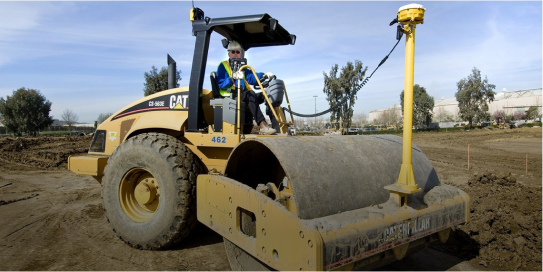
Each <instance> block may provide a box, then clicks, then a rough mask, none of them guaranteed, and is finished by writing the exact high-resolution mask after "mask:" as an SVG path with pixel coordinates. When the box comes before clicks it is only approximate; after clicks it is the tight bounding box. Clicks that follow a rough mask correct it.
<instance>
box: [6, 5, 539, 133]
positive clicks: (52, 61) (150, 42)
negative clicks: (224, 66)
mask: <svg viewBox="0 0 543 272" xmlns="http://www.w3.org/2000/svg"><path fill="white" fill-rule="evenodd" d="M410 3H418V4H422V5H423V6H424V8H426V12H425V18H424V24H421V25H418V26H417V31H416V38H415V76H414V83H415V84H419V85H420V86H422V87H425V88H426V90H427V91H428V93H429V94H430V95H431V96H433V97H434V99H435V100H436V101H437V100H440V99H441V98H445V99H447V98H454V97H455V93H456V92H457V88H456V82H458V81H459V80H461V79H463V78H467V77H468V76H469V75H470V74H471V71H472V69H473V68H474V67H476V68H477V69H479V70H480V71H481V74H482V75H483V76H486V77H487V78H488V80H489V82H490V83H491V84H494V85H496V89H495V91H496V92H502V91H503V90H504V89H507V90H508V91H514V90H525V89H534V88H541V87H542V85H543V82H542V58H541V55H542V50H543V46H542V24H543V20H542V2H541V1H530V2H519V1H510V2H506V1H497V2H496V1H493V2H489V1H477V2H474V1H453V2H442V1H416V2H413V1H395V2H392V1H380V2H374V1H348V2H327V1H303V2H298V1H285V2H280V1H247V2H231V1H219V2H212V1H199V0H198V1H195V2H194V5H195V6H196V7H199V8H200V9H202V10H203V11H204V12H205V16H207V17H211V18H219V17H230V16H240V15H252V14H262V13H268V14H270V15H271V16H272V17H274V18H276V19H278V21H279V24H281V25H282V26H283V27H284V28H285V29H286V30H287V31H289V32H290V33H291V34H294V35H296V37H297V39H296V44H295V45H287V46H275V47H265V48H251V49H249V50H248V51H247V52H246V55H245V56H246V57H247V59H248V63H249V65H251V66H252V67H253V68H254V69H255V70H257V71H258V72H272V73H274V74H275V75H277V77H278V78H280V79H282V80H284V81H285V85H286V88H287V92H288V95H289V100H290V104H291V106H292V110H293V111H295V112H299V113H307V114H311V113H314V112H315V111H317V112H321V111H324V110H326V109H328V108H329V105H328V101H326V98H325V95H324V93H323V87H324V76H323V73H327V74H328V73H330V70H331V68H332V66H334V65H335V64H338V65H339V67H343V66H345V65H346V64H347V62H349V61H351V62H354V61H355V60H359V61H361V62H362V63H363V65H364V66H367V68H368V72H367V74H366V75H367V76H369V74H370V73H371V72H372V71H373V70H374V69H375V68H376V67H377V65H378V64H379V62H380V61H381V59H382V58H383V57H384V56H385V55H386V54H388V53H389V51H390V50H391V49H392V47H393V46H394V44H395V43H396V27H395V26H389V23H390V22H391V21H392V20H393V19H394V18H395V17H396V14H397V12H398V9H399V8H400V7H401V6H403V5H406V4H410ZM191 8H192V2H190V1H168V2H139V1H137V2H133V1H123V2H110V1H102V2H95V1H88V2H79V1H74V2H70V1H62V2H49V1H43V2H19V1H17V2H0V97H3V98H6V96H8V95H9V96H11V95H12V94H13V92H14V91H15V90H17V89H19V88H21V87H25V88H31V89H37V90H39V91H40V92H41V93H42V94H43V95H44V96H45V97H46V98H47V99H48V100H49V101H51V102H52V108H51V113H50V115H51V116H53V118H55V119H61V115H62V113H63V112H64V111H65V110H66V109H70V110H72V111H74V112H75V113H76V114H77V115H78V117H79V122H80V123H92V122H94V120H96V119H97V118H98V116H99V115H100V114H101V113H108V112H116V111H118V110H120V109H121V108H122V107H124V106H126V105H128V104H130V103H131V102H134V101H136V100H138V99H140V98H142V97H143V87H144V85H143V84H144V73H145V72H149V71H150V70H151V67H152V66H155V67H157V68H159V69H160V68H161V67H166V66H167V59H166V56H167V54H170V55H171V56H172V57H173V58H174V59H175V60H176V62H177V69H178V70H181V78H182V79H181V81H180V82H179V84H180V85H181V86H188V85H189V78H190V73H191V71H190V69H191V63H192V55H193V53H194V42H195V38H194V37H193V36H192V26H191V22H190V21H189V11H190V9H191ZM222 38H223V37H222V36H220V35H219V34H217V33H214V34H213V35H211V42H210V49H209V56H208V61H207V68H206V77H205V83H204V88H206V89H210V82H209V77H208V76H207V75H209V73H211V72H212V71H215V70H216V68H217V65H218V64H219V62H220V61H223V60H225V59H226V58H227V54H226V50H225V49H224V48H223V47H222V45H221V42H220V40H221V39H222ZM404 38H405V37H404ZM404 38H403V39H402V41H400V44H399V45H398V47H397V48H396V50H395V51H394V52H393V53H392V54H391V56H390V57H389V59H388V60H387V61H386V63H385V64H383V66H381V67H380V68H379V70H378V71H377V72H376V73H375V74H374V75H373V76H372V77H371V79H370V80H369V81H368V83H367V84H366V86H365V87H364V88H362V89H361V90H360V91H359V92H358V95H357V97H358V98H357V100H356V102H355V105H354V112H355V114H357V113H362V114H365V115H368V113H369V112H370V111H373V110H379V109H385V108H388V107H390V106H393V105H399V103H400V93H401V92H402V90H403V86H404V61H405V39H404ZM314 96H317V97H316V98H315V97H314ZM285 105H286V103H283V106H285Z"/></svg>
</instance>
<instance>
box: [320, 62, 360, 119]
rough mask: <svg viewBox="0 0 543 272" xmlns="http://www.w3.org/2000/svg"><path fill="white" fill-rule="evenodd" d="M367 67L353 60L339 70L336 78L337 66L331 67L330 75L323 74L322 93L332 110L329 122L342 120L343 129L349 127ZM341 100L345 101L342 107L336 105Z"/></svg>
mask: <svg viewBox="0 0 543 272" xmlns="http://www.w3.org/2000/svg"><path fill="white" fill-rule="evenodd" d="M367 70H368V67H364V66H363V65H362V62H361V61H359V60H355V62H354V64H353V63H352V62H350V61H349V62H347V65H345V66H343V67H342V68H341V73H340V75H339V77H338V75H337V74H338V65H337V64H336V65H334V66H332V69H331V70H330V75H327V74H326V73H325V72H323V74H324V88H323V90H322V91H323V93H324V94H326V96H327V97H326V100H327V101H328V103H329V104H330V107H331V108H332V112H331V115H330V120H331V121H332V122H334V121H337V120H343V127H345V128H348V127H351V118H352V116H353V106H354V103H355V101H356V94H357V93H358V91H359V90H360V88H362V81H363V80H364V76H365V75H366V71H367ZM343 99H347V100H346V102H345V103H343V105H338V104H339V103H340V102H341V101H343Z"/></svg>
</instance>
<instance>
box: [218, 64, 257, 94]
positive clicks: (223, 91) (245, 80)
mask: <svg viewBox="0 0 543 272" xmlns="http://www.w3.org/2000/svg"><path fill="white" fill-rule="evenodd" d="M222 65H223V66H224V69H225V70H226V72H227V73H228V76H229V77H232V70H231V69H230V63H228V61H227V60H225V61H223V62H222ZM243 83H244V84H245V90H251V86H249V83H247V79H245V73H243ZM229 90H232V91H236V88H234V86H233V85H232V86H231V87H230V89H221V90H220V92H219V93H220V94H221V95H222V96H230V94H231V93H230V91H229Z"/></svg>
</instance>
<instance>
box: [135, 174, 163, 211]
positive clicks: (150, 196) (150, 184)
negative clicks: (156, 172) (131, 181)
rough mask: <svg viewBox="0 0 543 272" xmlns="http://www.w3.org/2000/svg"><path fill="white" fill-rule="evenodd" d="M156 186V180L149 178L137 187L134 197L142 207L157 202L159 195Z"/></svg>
mask: <svg viewBox="0 0 543 272" xmlns="http://www.w3.org/2000/svg"><path fill="white" fill-rule="evenodd" d="M155 184H156V183H155V179H154V178H147V179H144V180H143V181H142V182H140V183H139V184H138V185H137V186H136V188H135V190H134V196H135V197H136V201H137V202H138V203H139V204H140V205H147V204H149V203H151V202H153V201H154V200H155V197H156V195H157V188H156V186H155Z"/></svg>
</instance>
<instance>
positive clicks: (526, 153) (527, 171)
mask: <svg viewBox="0 0 543 272" xmlns="http://www.w3.org/2000/svg"><path fill="white" fill-rule="evenodd" d="M526 175H528V153H526Z"/></svg>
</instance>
